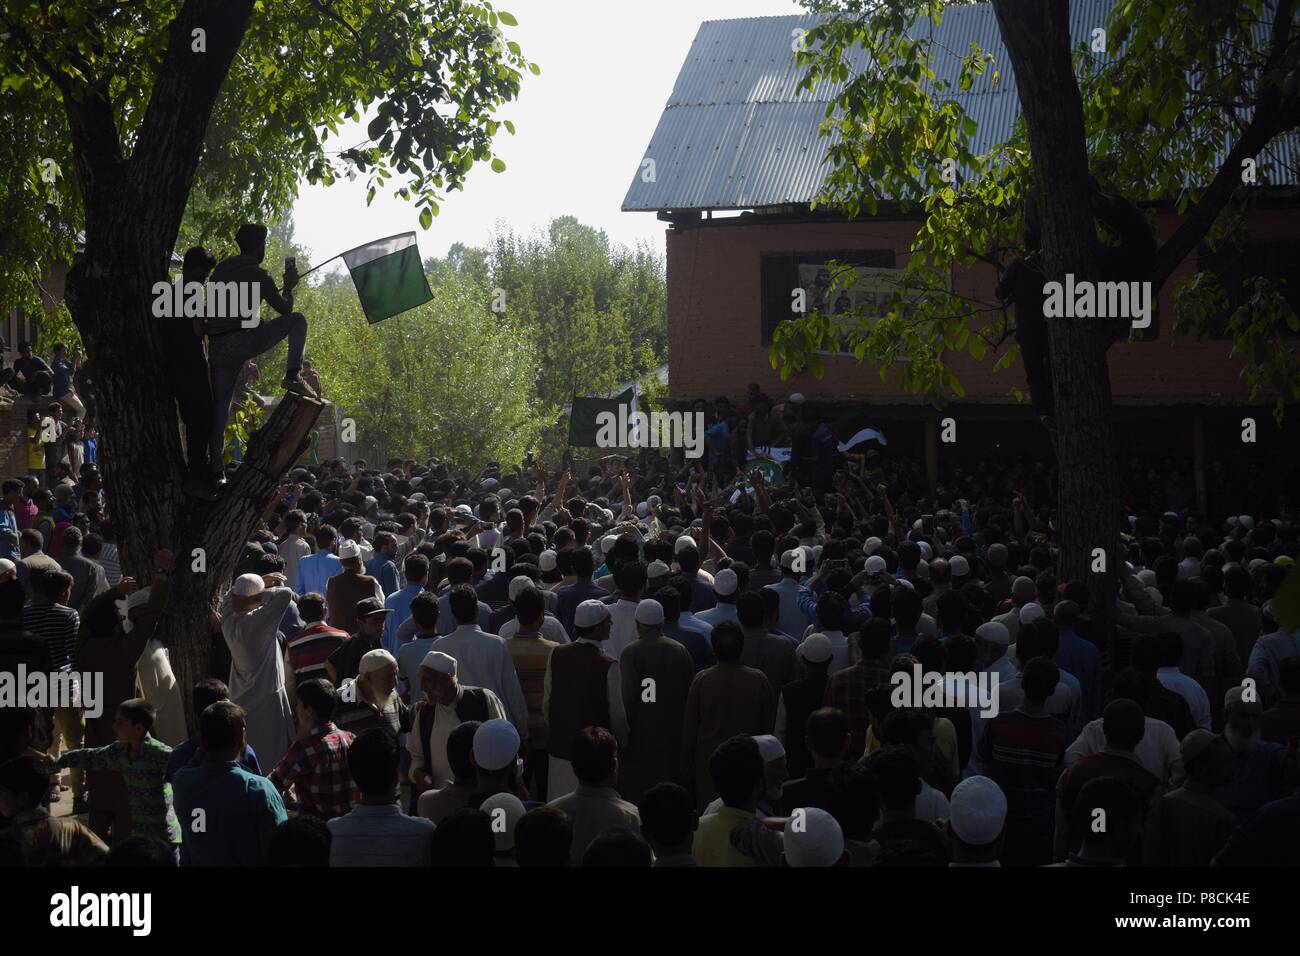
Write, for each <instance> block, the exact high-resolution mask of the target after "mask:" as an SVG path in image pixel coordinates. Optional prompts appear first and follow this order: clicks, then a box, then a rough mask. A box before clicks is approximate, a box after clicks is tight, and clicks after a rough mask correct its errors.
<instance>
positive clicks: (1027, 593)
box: [1011, 574, 1038, 604]
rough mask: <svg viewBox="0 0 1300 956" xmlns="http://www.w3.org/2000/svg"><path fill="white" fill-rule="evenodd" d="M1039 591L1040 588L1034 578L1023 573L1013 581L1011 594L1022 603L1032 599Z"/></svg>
mask: <svg viewBox="0 0 1300 956" xmlns="http://www.w3.org/2000/svg"><path fill="white" fill-rule="evenodd" d="M1037 593H1038V588H1037V587H1035V586H1034V579H1033V578H1027V577H1025V576H1024V575H1023V574H1022V575H1021V576H1020V577H1018V578H1016V579H1015V580H1014V581H1012V582H1011V596H1012V597H1013V598H1015V599H1016V600H1017V601H1019V602H1020V603H1021V604H1024V603H1025V602H1026V601H1032V600H1033V599H1034V595H1035V594H1037Z"/></svg>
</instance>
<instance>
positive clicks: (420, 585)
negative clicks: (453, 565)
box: [370, 554, 429, 657]
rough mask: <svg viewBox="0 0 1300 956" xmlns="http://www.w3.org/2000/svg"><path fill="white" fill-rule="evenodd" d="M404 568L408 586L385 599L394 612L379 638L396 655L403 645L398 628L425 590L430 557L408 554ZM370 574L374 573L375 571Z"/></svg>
mask: <svg viewBox="0 0 1300 956" xmlns="http://www.w3.org/2000/svg"><path fill="white" fill-rule="evenodd" d="M389 563H390V564H391V562H389ZM402 570H403V571H404V572H405V574H406V587H404V588H402V589H401V590H399V591H394V592H393V593H391V594H389V595H388V597H386V598H385V599H384V607H386V608H389V609H390V610H391V611H392V612H393V613H392V614H390V615H388V619H387V620H385V621H384V634H383V636H382V637H381V638H380V639H379V646H380V647H382V648H383V649H384V650H386V651H388V653H390V654H392V655H393V656H394V657H396V656H397V651H398V649H399V648H400V647H401V646H402V642H401V641H400V640H398V638H397V629H398V628H399V627H401V626H402V625H403V624H404V623H406V621H407V619H408V618H409V617H410V616H411V601H413V600H414V599H415V596H416V595H417V594H420V593H421V592H423V591H424V586H425V585H426V584H427V583H428V581H429V559H428V558H426V557H425V556H424V555H422V554H412V555H408V556H407V558H406V560H405V561H403V562H402ZM370 574H371V575H374V571H371V572H370ZM381 583H382V582H381Z"/></svg>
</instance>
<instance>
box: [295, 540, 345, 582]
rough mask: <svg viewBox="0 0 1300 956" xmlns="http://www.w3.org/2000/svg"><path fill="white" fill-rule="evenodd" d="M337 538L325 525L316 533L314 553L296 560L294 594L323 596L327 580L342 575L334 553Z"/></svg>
mask: <svg viewBox="0 0 1300 956" xmlns="http://www.w3.org/2000/svg"><path fill="white" fill-rule="evenodd" d="M338 536H339V535H338V532H337V531H335V530H334V528H333V526H331V525H327V524H323V525H321V526H320V528H319V529H318V530H317V531H316V553H315V554H309V555H308V556H307V557H305V558H299V559H298V573H297V580H296V581H294V584H293V591H294V593H295V594H311V593H312V592H315V593H317V594H324V593H325V592H326V583H327V582H328V581H329V579H330V578H332V577H334V575H336V574H342V573H343V564H342V562H340V561H339V559H338V555H336V554H335V553H334V545H335V544H336V543H337V542H338Z"/></svg>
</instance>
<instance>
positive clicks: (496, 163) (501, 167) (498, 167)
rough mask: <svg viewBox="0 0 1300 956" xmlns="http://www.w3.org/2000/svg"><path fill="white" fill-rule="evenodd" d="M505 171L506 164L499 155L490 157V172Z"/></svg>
mask: <svg viewBox="0 0 1300 956" xmlns="http://www.w3.org/2000/svg"><path fill="white" fill-rule="evenodd" d="M505 171H506V164H505V162H504V161H503V160H502V159H501V158H500V157H497V156H493V157H492V172H494V173H504V172H505Z"/></svg>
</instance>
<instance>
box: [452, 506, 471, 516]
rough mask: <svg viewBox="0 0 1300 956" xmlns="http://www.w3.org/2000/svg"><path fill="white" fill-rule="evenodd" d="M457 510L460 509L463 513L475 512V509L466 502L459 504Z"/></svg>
mask: <svg viewBox="0 0 1300 956" xmlns="http://www.w3.org/2000/svg"><path fill="white" fill-rule="evenodd" d="M455 510H456V511H459V512H460V513H461V514H463V515H472V514H473V513H474V509H473V508H471V507H470V506H469V505H465V504H461V505H457V506H456V508H455Z"/></svg>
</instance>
